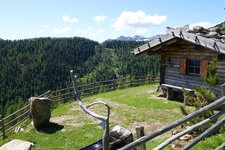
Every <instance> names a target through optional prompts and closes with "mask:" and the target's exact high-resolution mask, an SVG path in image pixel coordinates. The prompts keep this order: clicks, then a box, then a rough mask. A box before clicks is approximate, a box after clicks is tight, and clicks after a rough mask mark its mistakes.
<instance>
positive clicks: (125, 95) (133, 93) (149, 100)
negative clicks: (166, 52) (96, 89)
mask: <svg viewBox="0 0 225 150" xmlns="http://www.w3.org/2000/svg"><path fill="white" fill-rule="evenodd" d="M157 85H158V84H151V85H144V86H140V87H132V88H128V89H123V90H116V91H112V92H106V93H101V94H98V95H95V96H92V97H90V98H99V97H101V98H103V99H110V101H113V102H118V103H123V104H126V105H129V106H134V107H137V108H151V109H173V108H177V107H179V106H180V103H176V102H170V103H168V101H167V100H166V99H165V98H159V99H156V95H158V93H157V92H156V86H157Z"/></svg>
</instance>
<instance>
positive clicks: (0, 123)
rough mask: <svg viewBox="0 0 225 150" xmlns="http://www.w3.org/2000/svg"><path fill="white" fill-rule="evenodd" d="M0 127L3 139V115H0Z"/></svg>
mask: <svg viewBox="0 0 225 150" xmlns="http://www.w3.org/2000/svg"><path fill="white" fill-rule="evenodd" d="M0 127H1V130H2V139H3V140H4V139H5V127H4V122H3V117H2V115H0Z"/></svg>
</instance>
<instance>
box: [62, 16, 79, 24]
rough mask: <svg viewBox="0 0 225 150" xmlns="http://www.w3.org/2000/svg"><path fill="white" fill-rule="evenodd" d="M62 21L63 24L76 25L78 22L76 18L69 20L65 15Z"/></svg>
mask: <svg viewBox="0 0 225 150" xmlns="http://www.w3.org/2000/svg"><path fill="white" fill-rule="evenodd" d="M62 20H63V21H64V22H67V23H76V22H78V19H77V18H71V17H69V16H66V15H64V16H63V17H62Z"/></svg>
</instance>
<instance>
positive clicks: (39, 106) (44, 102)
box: [29, 97, 52, 130]
mask: <svg viewBox="0 0 225 150" xmlns="http://www.w3.org/2000/svg"><path fill="white" fill-rule="evenodd" d="M29 103H30V112H31V116H32V119H33V125H34V127H35V128H36V129H37V130H40V129H42V128H44V127H45V126H47V125H48V124H49V120H50V118H51V104H52V100H51V99H48V98H38V97H31V98H30V99H29Z"/></svg>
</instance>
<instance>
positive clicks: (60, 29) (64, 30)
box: [51, 27, 71, 34]
mask: <svg viewBox="0 0 225 150" xmlns="http://www.w3.org/2000/svg"><path fill="white" fill-rule="evenodd" d="M70 29H71V28H70V27H65V28H55V29H53V30H52V31H51V33H54V34H63V33H66V32H68V31H69V30H70Z"/></svg>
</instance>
